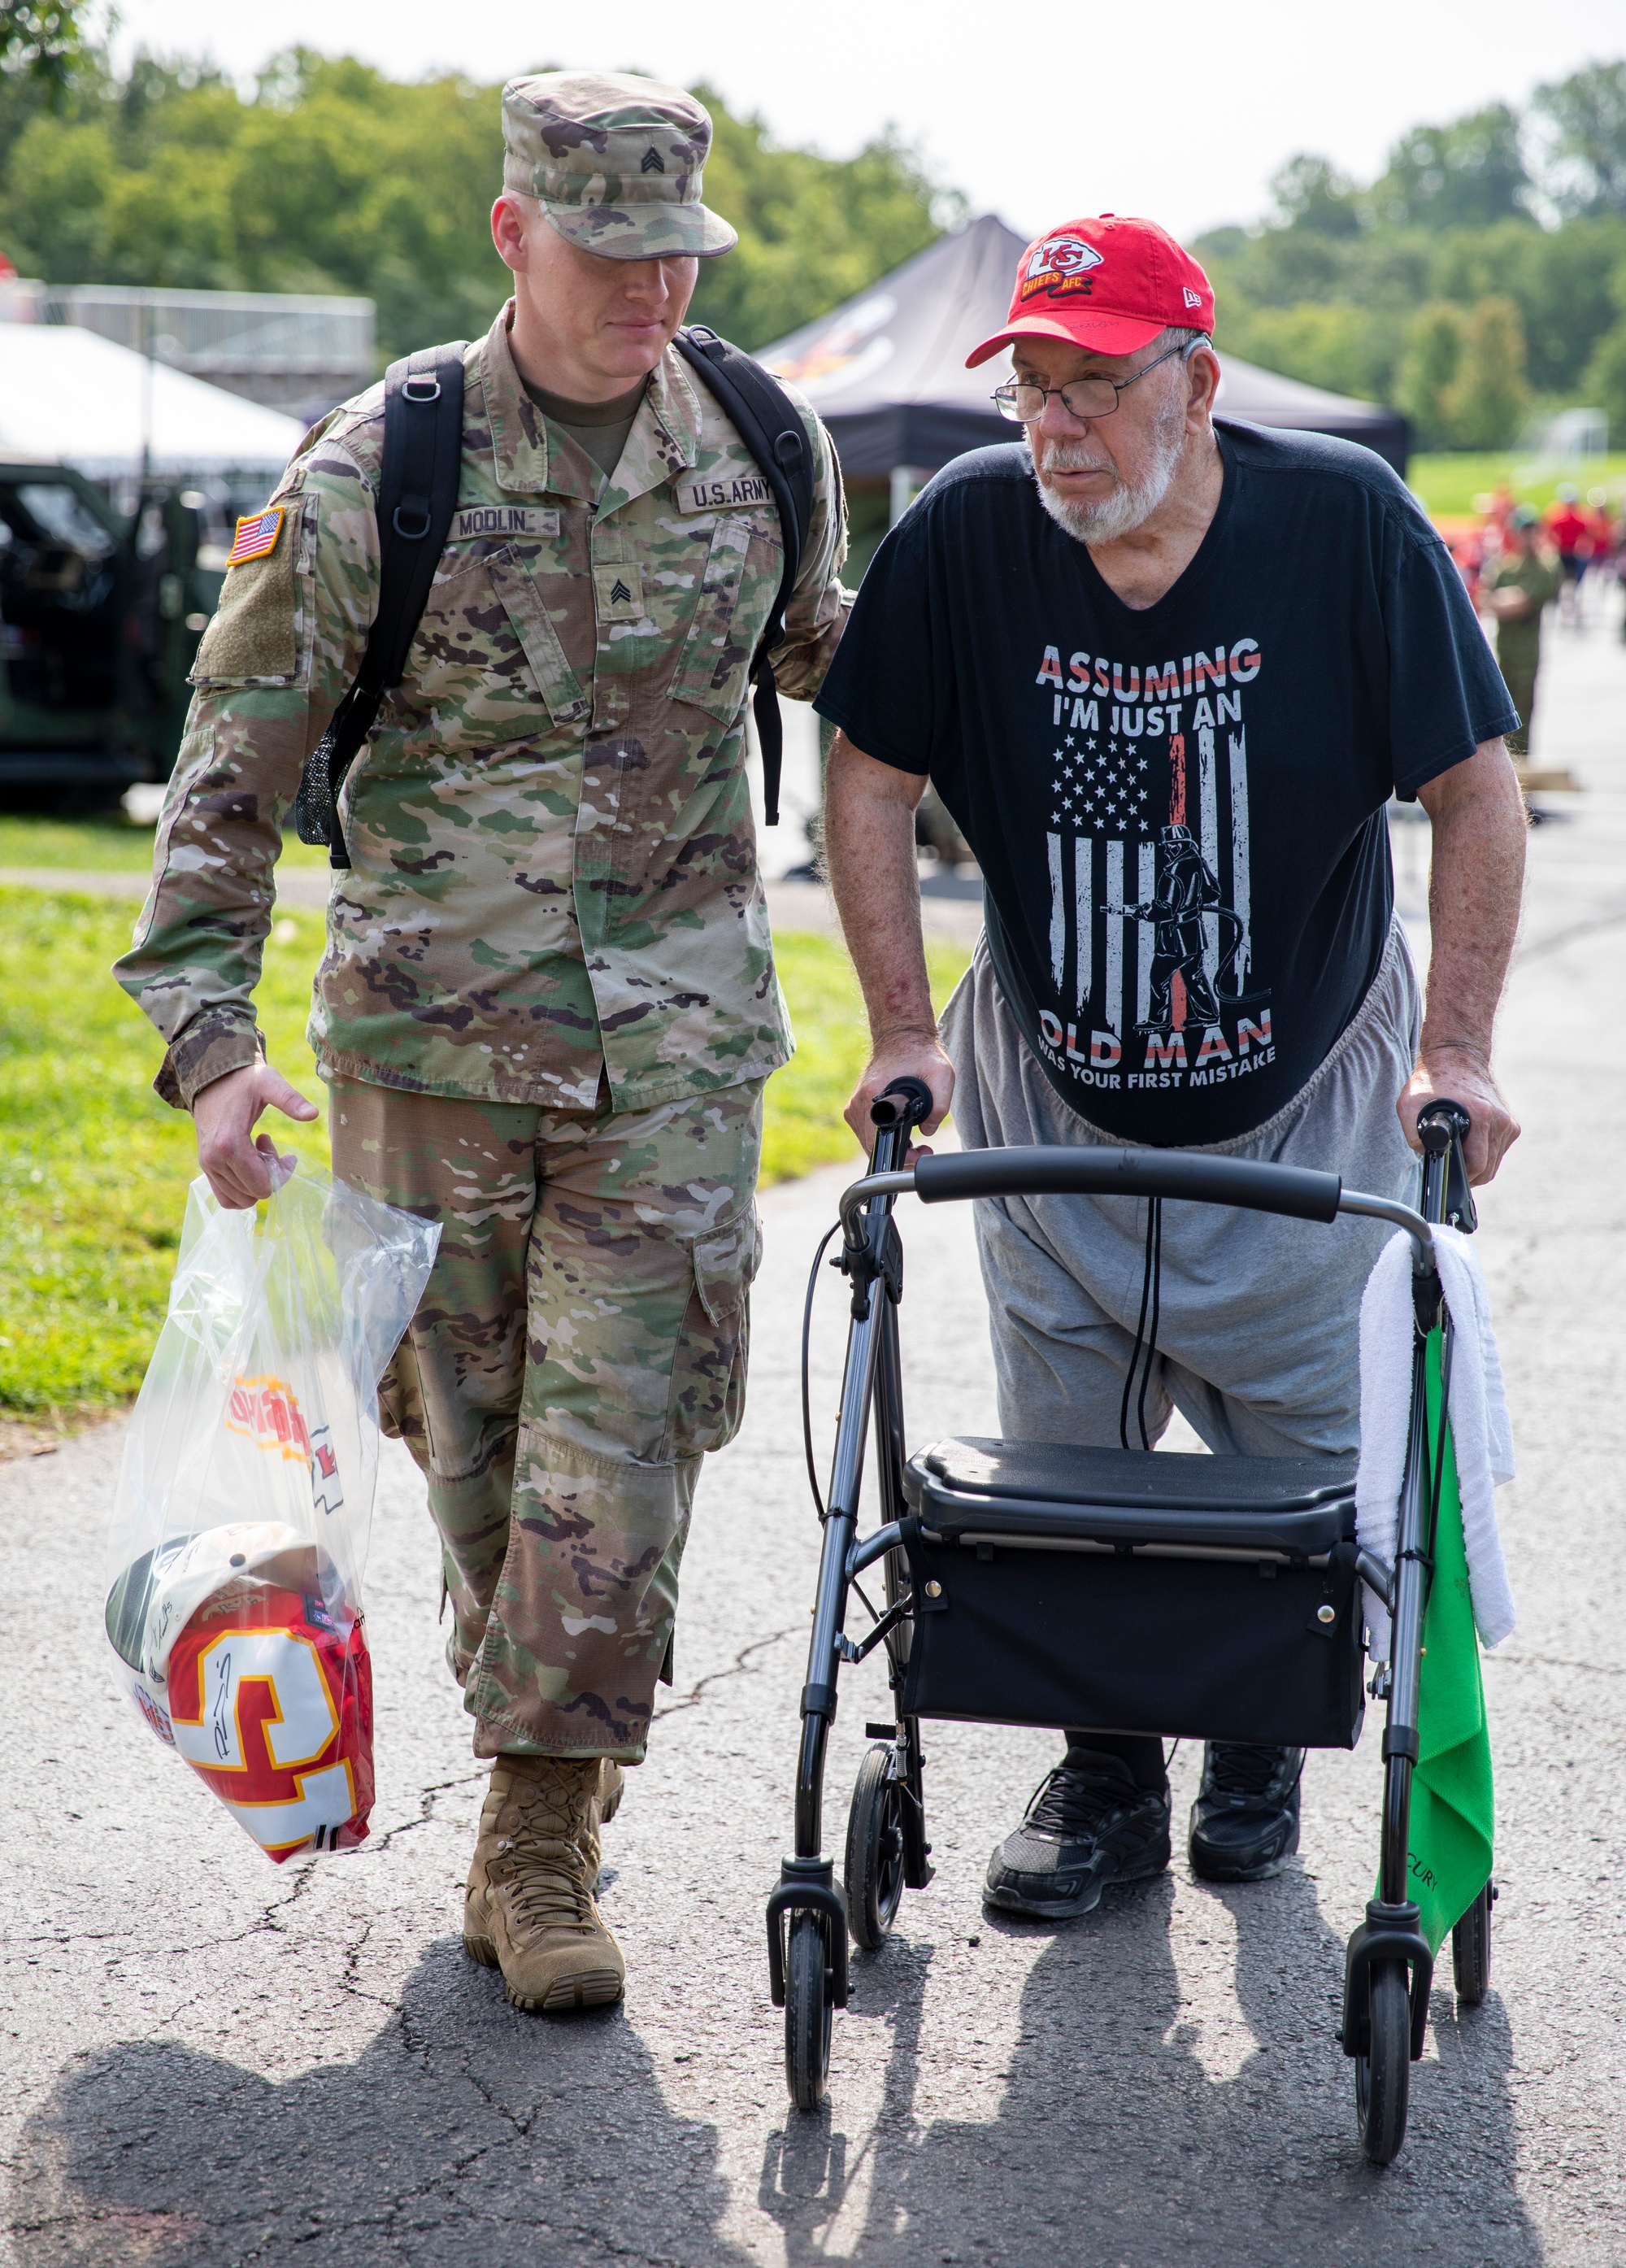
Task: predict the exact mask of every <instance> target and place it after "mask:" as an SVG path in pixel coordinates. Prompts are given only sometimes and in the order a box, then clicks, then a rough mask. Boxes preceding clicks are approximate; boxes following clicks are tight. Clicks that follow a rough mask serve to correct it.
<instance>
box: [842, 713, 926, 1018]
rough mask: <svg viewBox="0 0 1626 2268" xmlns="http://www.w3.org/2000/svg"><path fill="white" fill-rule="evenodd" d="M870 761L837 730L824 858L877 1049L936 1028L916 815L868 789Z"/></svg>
mask: <svg viewBox="0 0 1626 2268" xmlns="http://www.w3.org/2000/svg"><path fill="white" fill-rule="evenodd" d="M869 763H870V759H869V758H868V757H866V756H864V755H859V754H858V752H857V750H855V749H854V748H853V747H852V746H851V744H850V741H848V740H847V739H846V737H845V735H844V734H838V735H837V738H836V741H835V747H833V748H832V749H831V751H830V763H829V780H828V792H827V796H826V800H825V821H824V843H825V858H826V860H827V862H828V866H829V870H830V885H831V887H832V888H833V889H834V891H835V903H836V908H837V910H838V911H839V913H840V915H841V920H842V932H843V934H844V935H845V937H846V939H847V950H848V951H849V952H850V954H851V955H852V961H853V966H854V968H856V969H857V972H858V983H859V984H860V985H861V986H862V987H863V990H864V1005H865V1009H866V1010H867V1011H868V1013H869V1019H870V1034H871V1037H872V1041H873V1042H874V1044H875V1045H876V1046H877V1047H879V1046H880V1045H881V1044H882V1043H883V1042H885V1041H886V1040H887V1039H890V1038H894V1037H896V1036H898V1035H901V1034H906V1033H924V1034H928V1035H931V1034H935V1033H936V1031H937V1018H936V1016H935V1015H934V1014H933V1013H932V1007H931V984H930V983H929V982H928V980H927V976H926V952H925V946H924V944H923V939H922V936H921V926H920V873H919V869H918V868H917V867H916V864H915V815H914V812H913V809H912V808H911V807H910V806H909V804H908V803H907V802H906V801H904V800H902V799H898V798H894V797H881V796H877V795H875V794H873V793H872V792H866V789H865V778H864V774H865V768H867V767H868V766H869Z"/></svg>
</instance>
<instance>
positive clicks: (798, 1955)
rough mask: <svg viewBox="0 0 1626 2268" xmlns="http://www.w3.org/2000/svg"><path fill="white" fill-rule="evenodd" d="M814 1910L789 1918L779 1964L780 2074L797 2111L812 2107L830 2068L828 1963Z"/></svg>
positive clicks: (822, 2088)
mask: <svg viewBox="0 0 1626 2268" xmlns="http://www.w3.org/2000/svg"><path fill="white" fill-rule="evenodd" d="M824 1929H825V1926H824V1923H823V1922H822V1921H821V1920H820V1917H819V1916H818V1915H817V1914H813V1913H806V1912H803V1913H797V1914H792V1915H791V1934H790V1943H789V1945H788V1946H787V1948H786V1949H785V1963H784V2075H785V2080H786V2083H787V2084H788V2086H789V2088H790V2089H791V2102H793V2103H794V2104H795V2105H796V2107H797V2109H798V2110H817V2109H818V2108H819V2104H820V2101H821V2100H822V2098H823V2095H824V2086H825V2081H826V2080H827V2079H828V2077H829V2072H830V2013H831V2002H830V1987H829V1962H828V1953H827V1950H826V1947H825V1942H824Z"/></svg>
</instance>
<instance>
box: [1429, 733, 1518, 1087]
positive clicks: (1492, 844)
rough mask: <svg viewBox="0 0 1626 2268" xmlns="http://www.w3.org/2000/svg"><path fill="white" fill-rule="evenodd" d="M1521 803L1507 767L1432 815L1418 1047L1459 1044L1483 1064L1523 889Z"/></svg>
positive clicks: (1443, 1047) (1433, 1050)
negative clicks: (1427, 934)
mask: <svg viewBox="0 0 1626 2268" xmlns="http://www.w3.org/2000/svg"><path fill="white" fill-rule="evenodd" d="M1525 831H1526V821H1525V814H1524V805H1523V802H1522V800H1521V799H1520V797H1519V789H1518V785H1517V783H1516V782H1515V781H1514V779H1513V777H1512V770H1511V768H1510V767H1508V766H1507V765H1506V763H1505V759H1504V761H1503V765H1502V769H1501V770H1500V772H1491V773H1490V774H1489V775H1488V777H1487V779H1486V782H1485V784H1484V785H1483V788H1482V789H1481V790H1480V791H1479V792H1476V793H1475V795H1473V796H1472V797H1468V798H1464V799H1461V800H1460V801H1454V802H1451V803H1447V804H1446V805H1445V806H1443V807H1442V808H1441V809H1440V810H1439V811H1438V813H1436V814H1434V816H1433V834H1434V842H1433V857H1432V860H1431V866H1430V872H1429V921H1430V924H1431V942H1430V954H1429V972H1428V998H1427V1007H1426V1011H1425V1013H1424V1020H1423V1043H1422V1053H1423V1055H1424V1058H1425V1059H1426V1058H1427V1057H1429V1056H1431V1055H1434V1054H1438V1053H1439V1052H1441V1051H1443V1050H1448V1049H1463V1050H1465V1051H1466V1052H1468V1053H1469V1054H1472V1055H1475V1056H1476V1057H1479V1058H1480V1060H1481V1061H1482V1062H1483V1063H1485V1064H1489V1062H1490V1042H1491V1035H1492V1031H1493V1029H1494V1027H1495V1023H1496V1012H1497V1003H1498V1001H1499V1000H1500V999H1501V997H1502V988H1503V986H1504V984H1505V983H1506V981H1507V970H1508V963H1509V962H1510V961H1511V960H1512V952H1513V941H1514V939H1515V937H1516V936H1517V934H1518V930H1519V904H1520V901H1521V898H1522V895H1523V891H1524V872H1525Z"/></svg>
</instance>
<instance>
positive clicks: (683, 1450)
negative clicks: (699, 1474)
mask: <svg viewBox="0 0 1626 2268" xmlns="http://www.w3.org/2000/svg"><path fill="white" fill-rule="evenodd" d="M685 1241H686V1242H687V1243H688V1249H689V1254H690V1257H691V1259H692V1261H693V1263H694V1271H695V1288H694V1290H693V1292H691V1293H690V1294H689V1300H688V1310H687V1312H686V1314H684V1318H683V1328H682V1331H681V1335H680V1337H679V1339H678V1345H677V1351H676V1354H675V1356H674V1358H673V1365H672V1404H671V1418H670V1424H669V1426H668V1435H669V1438H670V1440H671V1443H672V1454H673V1456H674V1457H676V1458H678V1459H682V1458H685V1457H697V1456H699V1455H701V1454H703V1452H704V1451H705V1450H707V1449H720V1448H722V1447H723V1446H724V1445H725V1442H729V1441H732V1440H733V1438H734V1436H735V1434H736V1433H737V1432H739V1421H740V1419H741V1418H743V1417H744V1415H745V1406H746V1361H747V1355H748V1353H749V1350H750V1342H751V1320H750V1319H751V1285H752V1284H753V1282H754V1279H755V1276H756V1271H757V1269H758V1267H759V1266H760V1265H761V1258H762V1231H761V1226H760V1224H759V1223H758V1220H757V1218H756V1207H755V1206H754V1204H748V1205H747V1207H746V1208H745V1210H744V1211H743V1212H739V1213H737V1214H736V1215H735V1216H734V1218H733V1219H732V1220H730V1221H725V1223H724V1224H723V1226H721V1227H720V1228H714V1229H710V1230H709V1231H708V1232H707V1233H706V1234H705V1235H703V1236H696V1237H691V1238H688V1239H686V1240H685Z"/></svg>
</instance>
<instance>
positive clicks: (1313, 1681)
mask: <svg viewBox="0 0 1626 2268" xmlns="http://www.w3.org/2000/svg"><path fill="white" fill-rule="evenodd" d="M903 1487H904V1493H905V1496H906V1497H907V1499H908V1500H909V1506H910V1510H911V1513H913V1517H912V1518H911V1519H909V1520H906V1521H904V1523H903V1531H904V1549H905V1552H906V1555H907V1557H908V1560H909V1570H910V1576H911V1581H912V1587H913V1590H914V1594H915V1609H914V1624H913V1630H912V1632H911V1636H910V1643H909V1661H908V1666H907V1668H906V1671H905V1676H904V1688H903V1698H902V1703H901V1706H902V1708H903V1709H904V1711H905V1712H908V1713H909V1714H911V1715H916V1716H922V1717H963V1718H969V1719H973V1720H974V1721H978V1722H986V1723H993V1724H1007V1725H1056V1726H1088V1727H1093V1728H1096V1729H1099V1730H1101V1731H1112V1732H1120V1733H1160V1734H1164V1735H1165V1736H1166V1737H1174V1738H1180V1737H1181V1736H1185V1737H1189V1738H1193V1739H1199V1740H1218V1741H1246V1742H1261V1743H1262V1744H1264V1745H1266V1746H1269V1747H1272V1748H1275V1747H1280V1748H1330V1749H1352V1748H1353V1747H1354V1746H1355V1743H1356V1742H1357V1740H1358V1739H1359V1737H1360V1729H1361V1712H1362V1706H1363V1692H1362V1684H1361V1676H1362V1671H1363V1668H1364V1667H1365V1662H1364V1655H1363V1646H1362V1638H1363V1630H1362V1614H1361V1592H1360V1585H1359V1583H1358V1582H1357V1580H1356V1572H1355V1562H1356V1545H1355V1460H1354V1459H1353V1457H1347V1458H1340V1457H1204V1456H1176V1455H1167V1454H1159V1455H1157V1456H1147V1455H1145V1454H1144V1453H1137V1452H1134V1451H1130V1452H1125V1451H1123V1450H1122V1449H1083V1448H1068V1447H1059V1446H1055V1445H1052V1444H1049V1443H1046V1442H1035V1441H996V1440H972V1439H965V1440H948V1441H939V1442H938V1443H937V1444H936V1445H935V1446H934V1447H931V1448H928V1449H923V1450H922V1451H921V1452H920V1454H918V1455H917V1456H916V1457H915V1458H914V1459H913V1460H912V1461H911V1462H910V1463H909V1465H908V1466H907V1467H906V1468H905V1470H904V1476H903Z"/></svg>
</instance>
